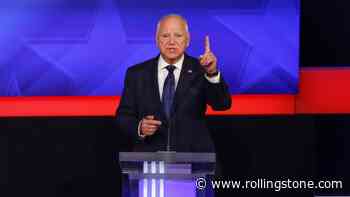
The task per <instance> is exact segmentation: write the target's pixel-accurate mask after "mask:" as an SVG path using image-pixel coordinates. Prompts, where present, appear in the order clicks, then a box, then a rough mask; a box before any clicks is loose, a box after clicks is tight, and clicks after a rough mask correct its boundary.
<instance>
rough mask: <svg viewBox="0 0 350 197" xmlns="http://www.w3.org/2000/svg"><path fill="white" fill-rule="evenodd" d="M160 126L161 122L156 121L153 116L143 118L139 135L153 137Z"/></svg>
mask: <svg viewBox="0 0 350 197" xmlns="http://www.w3.org/2000/svg"><path fill="white" fill-rule="evenodd" d="M161 124H162V122H161V121H159V120H156V119H155V118H154V116H153V115H148V116H145V117H144V118H143V119H142V121H141V135H144V136H151V135H153V134H154V133H155V132H156V131H157V130H158V129H159V127H160V125H161Z"/></svg>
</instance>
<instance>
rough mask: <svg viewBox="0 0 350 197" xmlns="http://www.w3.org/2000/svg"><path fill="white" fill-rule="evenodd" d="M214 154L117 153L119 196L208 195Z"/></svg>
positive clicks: (172, 196)
mask: <svg viewBox="0 0 350 197" xmlns="http://www.w3.org/2000/svg"><path fill="white" fill-rule="evenodd" d="M215 157H216V155H215V153H182V152H120V153H119V162H120V167H121V170H122V173H123V174H124V176H123V197H175V196H176V197H178V196H184V197H211V196H213V191H212V189H211V184H210V182H209V179H206V177H207V175H213V174H214V171H215Z"/></svg>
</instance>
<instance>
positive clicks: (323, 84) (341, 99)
mask: <svg viewBox="0 0 350 197" xmlns="http://www.w3.org/2000/svg"><path fill="white" fill-rule="evenodd" d="M296 113H298V114H318V113H320V114H329V113H350V68H317V69H315V68H313V69H303V70H302V71H301V75H300V87H299V94H297V95H296Z"/></svg>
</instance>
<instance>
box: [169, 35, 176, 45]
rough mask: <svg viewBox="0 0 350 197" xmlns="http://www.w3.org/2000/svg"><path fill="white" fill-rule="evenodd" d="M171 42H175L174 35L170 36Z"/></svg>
mask: <svg viewBox="0 0 350 197" xmlns="http://www.w3.org/2000/svg"><path fill="white" fill-rule="evenodd" d="M169 43H170V44H175V38H174V36H170V40H169Z"/></svg>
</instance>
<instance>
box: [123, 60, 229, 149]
mask: <svg viewBox="0 0 350 197" xmlns="http://www.w3.org/2000/svg"><path fill="white" fill-rule="evenodd" d="M158 58H159V56H158V57H155V58H153V59H150V60H148V61H146V62H143V63H140V64H137V65H135V66H132V67H130V68H129V69H128V70H127V73H126V77H125V82H124V90H123V94H122V98H121V102H120V105H119V108H118V109H117V114H116V115H117V124H118V126H119V128H120V129H121V131H123V132H126V133H127V134H128V135H129V136H131V137H132V138H133V140H134V142H135V144H134V151H146V152H147V151H158V150H160V151H162V150H163V151H164V150H166V145H167V134H168V132H167V129H168V127H169V125H171V135H170V139H171V150H172V151H178V152H214V146H213V143H212V140H211V138H210V134H209V131H208V129H207V126H206V122H205V111H206V107H207V106H206V105H207V104H209V105H210V106H212V108H213V109H214V110H226V109H229V108H230V107H231V96H230V93H229V91H228V86H227V85H226V83H225V81H224V79H223V78H222V75H221V79H220V83H218V84H213V83H210V82H209V81H208V80H207V79H206V78H205V77H204V73H205V72H204V69H203V68H202V66H201V65H200V64H199V61H198V59H196V58H193V57H190V56H188V55H185V59H184V63H183V66H182V70H181V74H180V78H179V82H178V85H177V88H176V93H175V98H174V103H173V110H172V117H173V118H172V121H170V122H171V124H169V122H168V121H167V120H166V118H165V115H164V112H163V109H162V105H161V99H160V96H159V87H158V79H157V77H158ZM146 115H155V116H156V118H157V119H159V120H161V121H162V125H161V127H160V129H159V130H158V131H156V133H155V134H154V135H153V136H148V137H146V138H145V139H140V137H139V136H138V133H137V130H138V124H139V121H140V120H141V119H142V118H143V117H144V116H146Z"/></svg>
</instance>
